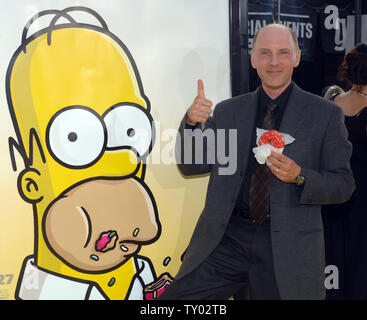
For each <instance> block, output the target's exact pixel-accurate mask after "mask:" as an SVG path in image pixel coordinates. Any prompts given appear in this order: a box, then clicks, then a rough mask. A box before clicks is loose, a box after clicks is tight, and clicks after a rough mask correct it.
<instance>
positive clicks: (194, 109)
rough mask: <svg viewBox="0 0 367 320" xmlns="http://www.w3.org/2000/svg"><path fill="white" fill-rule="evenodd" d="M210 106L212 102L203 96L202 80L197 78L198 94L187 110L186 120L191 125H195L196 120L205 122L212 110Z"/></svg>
mask: <svg viewBox="0 0 367 320" xmlns="http://www.w3.org/2000/svg"><path fill="white" fill-rule="evenodd" d="M212 106H213V103H212V102H211V101H210V100H208V99H206V98H205V93H204V84H203V81H202V80H198V95H197V96H196V98H195V99H194V102H193V103H192V105H191V106H190V108H189V110H188V111H187V120H186V122H187V123H188V124H189V125H191V126H195V125H196V124H197V123H198V122H205V121H206V120H207V119H208V118H209V116H210V114H211V112H212Z"/></svg>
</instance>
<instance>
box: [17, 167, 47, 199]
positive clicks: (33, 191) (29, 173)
mask: <svg viewBox="0 0 367 320" xmlns="http://www.w3.org/2000/svg"><path fill="white" fill-rule="evenodd" d="M40 180H41V174H40V172H39V171H38V170H36V169H33V168H28V169H24V170H23V171H22V172H21V173H20V174H19V176H18V192H19V194H20V196H21V197H22V198H23V200H24V201H26V202H29V203H37V202H39V201H41V200H42V199H43V195H42V191H41V190H40Z"/></svg>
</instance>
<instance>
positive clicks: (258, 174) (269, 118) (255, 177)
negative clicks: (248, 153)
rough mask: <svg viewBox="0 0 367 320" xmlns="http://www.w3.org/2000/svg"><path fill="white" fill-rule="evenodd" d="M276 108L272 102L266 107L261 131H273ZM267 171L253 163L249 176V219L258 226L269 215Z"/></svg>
mask: <svg viewBox="0 0 367 320" xmlns="http://www.w3.org/2000/svg"><path fill="white" fill-rule="evenodd" d="M276 107H277V106H276V104H275V103H273V102H270V103H269V104H268V105H267V109H266V114H265V117H264V120H263V129H266V130H271V129H274V126H275V119H274V117H273V111H274V110H275V108H276ZM269 171H270V170H269V168H268V166H267V165H265V164H263V165H261V164H259V163H258V162H257V161H255V167H254V171H253V173H252V175H251V184H250V191H249V196H250V201H249V208H250V217H251V218H252V219H254V220H255V222H256V223H257V224H258V225H260V224H261V223H262V222H263V221H264V218H265V216H266V215H267V214H268V213H269V192H268V184H269Z"/></svg>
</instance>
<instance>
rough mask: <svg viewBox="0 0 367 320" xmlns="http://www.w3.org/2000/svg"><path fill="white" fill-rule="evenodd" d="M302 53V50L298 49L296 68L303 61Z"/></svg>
mask: <svg viewBox="0 0 367 320" xmlns="http://www.w3.org/2000/svg"><path fill="white" fill-rule="evenodd" d="M301 54H302V51H301V50H298V51H297V53H296V63H295V64H294V67H295V68H297V67H298V66H299V63H300V61H301Z"/></svg>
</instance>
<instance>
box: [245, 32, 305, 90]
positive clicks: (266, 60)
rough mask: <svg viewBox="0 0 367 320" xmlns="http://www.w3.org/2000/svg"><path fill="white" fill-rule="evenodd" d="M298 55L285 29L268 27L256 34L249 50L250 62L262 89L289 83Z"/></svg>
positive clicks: (297, 62)
mask: <svg viewBox="0 0 367 320" xmlns="http://www.w3.org/2000/svg"><path fill="white" fill-rule="evenodd" d="M300 56H301V54H300V51H299V50H297V49H296V48H295V44H294V42H293V39H292V36H291V34H290V32H289V31H288V30H287V29H285V28H280V27H268V28H265V29H264V30H262V31H261V32H260V33H259V34H258V37H257V40H256V43H255V46H254V48H253V50H252V52H251V64H252V66H253V67H254V68H255V69H256V71H257V74H258V75H259V77H260V79H261V81H262V85H263V87H264V89H270V90H278V89H282V88H285V87H286V86H288V84H289V83H290V81H291V79H292V73H293V68H295V67H297V66H298V64H299V61H300Z"/></svg>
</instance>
